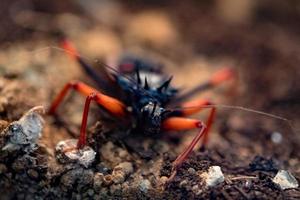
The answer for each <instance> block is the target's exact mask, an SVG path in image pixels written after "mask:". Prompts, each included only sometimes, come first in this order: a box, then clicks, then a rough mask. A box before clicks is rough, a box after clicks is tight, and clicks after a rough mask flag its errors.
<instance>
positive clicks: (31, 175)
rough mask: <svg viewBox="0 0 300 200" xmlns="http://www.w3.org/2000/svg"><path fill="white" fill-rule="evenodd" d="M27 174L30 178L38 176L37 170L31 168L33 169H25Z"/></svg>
mask: <svg viewBox="0 0 300 200" xmlns="http://www.w3.org/2000/svg"><path fill="white" fill-rule="evenodd" d="M27 174H28V176H29V177H30V178H33V179H37V178H38V177H39V174H38V172H37V171H35V170H33V169H29V170H28V171H27Z"/></svg>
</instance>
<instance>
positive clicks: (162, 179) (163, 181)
mask: <svg viewBox="0 0 300 200" xmlns="http://www.w3.org/2000/svg"><path fill="white" fill-rule="evenodd" d="M168 180H169V178H168V177H166V176H162V177H160V182H161V183H162V184H163V185H164V184H165V183H166V182H167V181H168Z"/></svg>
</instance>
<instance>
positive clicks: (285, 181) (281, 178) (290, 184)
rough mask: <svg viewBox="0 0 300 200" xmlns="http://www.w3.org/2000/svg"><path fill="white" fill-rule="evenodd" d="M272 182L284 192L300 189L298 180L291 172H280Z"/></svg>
mask: <svg viewBox="0 0 300 200" xmlns="http://www.w3.org/2000/svg"><path fill="white" fill-rule="evenodd" d="M272 181H273V182H274V183H276V184H277V185H279V186H280V188H281V189H283V190H285V189H292V188H298V187H299V184H298V181H297V180H296V178H295V177H294V176H293V175H292V174H291V173H290V172H288V171H285V170H280V171H279V172H278V173H277V174H276V176H275V177H274V178H273V180H272Z"/></svg>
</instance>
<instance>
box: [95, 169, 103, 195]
mask: <svg viewBox="0 0 300 200" xmlns="http://www.w3.org/2000/svg"><path fill="white" fill-rule="evenodd" d="M103 181H104V175H103V174H102V173H99V172H98V173H96V174H95V176H94V189H95V190H96V191H98V190H100V188H101V186H102V183H103Z"/></svg>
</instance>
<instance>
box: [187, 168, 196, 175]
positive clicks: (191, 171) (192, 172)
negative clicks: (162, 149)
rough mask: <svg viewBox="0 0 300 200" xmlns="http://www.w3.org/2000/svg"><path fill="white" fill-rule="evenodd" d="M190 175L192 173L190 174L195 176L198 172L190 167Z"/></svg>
mask: <svg viewBox="0 0 300 200" xmlns="http://www.w3.org/2000/svg"><path fill="white" fill-rule="evenodd" d="M188 173H190V174H195V173H196V170H195V169H194V168H192V167H190V168H189V169H188Z"/></svg>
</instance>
